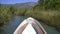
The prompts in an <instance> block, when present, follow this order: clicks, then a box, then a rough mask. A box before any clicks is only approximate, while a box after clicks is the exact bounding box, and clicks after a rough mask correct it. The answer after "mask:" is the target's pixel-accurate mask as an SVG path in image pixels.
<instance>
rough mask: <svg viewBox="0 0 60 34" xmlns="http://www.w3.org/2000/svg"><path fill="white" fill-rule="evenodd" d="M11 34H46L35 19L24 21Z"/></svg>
mask: <svg viewBox="0 0 60 34" xmlns="http://www.w3.org/2000/svg"><path fill="white" fill-rule="evenodd" d="M13 34H47V33H46V31H45V30H44V28H43V27H42V25H41V24H40V23H39V22H38V21H37V20H35V19H33V18H31V17H29V18H27V19H25V20H24V21H23V22H22V23H21V24H20V25H19V26H18V27H17V29H16V30H15V32H14V33H13Z"/></svg>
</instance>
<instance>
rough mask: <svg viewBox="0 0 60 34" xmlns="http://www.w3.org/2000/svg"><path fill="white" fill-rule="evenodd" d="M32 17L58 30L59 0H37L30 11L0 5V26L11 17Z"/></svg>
mask: <svg viewBox="0 0 60 34" xmlns="http://www.w3.org/2000/svg"><path fill="white" fill-rule="evenodd" d="M16 15H17V16H27V17H34V18H36V19H38V20H40V21H42V22H43V23H45V24H48V25H51V26H54V27H56V28H60V0H45V1H44V0H39V1H38V5H36V6H34V7H33V8H31V9H26V8H17V7H15V6H9V7H7V8H4V7H3V6H2V5H1V4H0V26H3V25H4V24H6V23H7V22H8V21H9V20H10V19H11V18H12V17H13V16H16Z"/></svg>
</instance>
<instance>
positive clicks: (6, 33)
mask: <svg viewBox="0 0 60 34" xmlns="http://www.w3.org/2000/svg"><path fill="white" fill-rule="evenodd" d="M24 19H26V17H20V16H15V17H13V18H12V19H11V20H10V21H9V23H8V24H7V26H6V27H5V28H4V30H3V31H2V32H0V34H13V32H14V31H15V29H16V28H17V27H18V25H19V24H20V23H21V22H22V21H23V20H24ZM40 23H41V24H42V26H43V27H44V29H45V30H46V32H47V33H48V34H60V32H58V31H57V30H56V29H55V28H54V27H51V26H48V25H45V24H44V23H42V22H40Z"/></svg>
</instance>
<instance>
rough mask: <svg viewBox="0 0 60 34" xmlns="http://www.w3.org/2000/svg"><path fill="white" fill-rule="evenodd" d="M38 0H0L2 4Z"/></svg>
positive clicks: (34, 0)
mask: <svg viewBox="0 0 60 34" xmlns="http://www.w3.org/2000/svg"><path fill="white" fill-rule="evenodd" d="M37 1H38V0H0V3H2V4H15V3H25V2H37Z"/></svg>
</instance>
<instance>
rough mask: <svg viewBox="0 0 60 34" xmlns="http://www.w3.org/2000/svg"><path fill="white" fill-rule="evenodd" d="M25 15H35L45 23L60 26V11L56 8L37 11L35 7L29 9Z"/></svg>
mask: <svg viewBox="0 0 60 34" xmlns="http://www.w3.org/2000/svg"><path fill="white" fill-rule="evenodd" d="M25 16H31V17H34V18H36V19H38V20H40V21H42V22H43V23H45V24H48V25H51V26H54V27H56V28H60V12H59V11H55V10H46V11H43V10H41V11H38V10H37V11H36V10H33V9H30V10H28V11H27V12H26V13H25Z"/></svg>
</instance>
